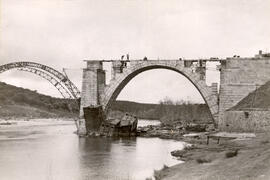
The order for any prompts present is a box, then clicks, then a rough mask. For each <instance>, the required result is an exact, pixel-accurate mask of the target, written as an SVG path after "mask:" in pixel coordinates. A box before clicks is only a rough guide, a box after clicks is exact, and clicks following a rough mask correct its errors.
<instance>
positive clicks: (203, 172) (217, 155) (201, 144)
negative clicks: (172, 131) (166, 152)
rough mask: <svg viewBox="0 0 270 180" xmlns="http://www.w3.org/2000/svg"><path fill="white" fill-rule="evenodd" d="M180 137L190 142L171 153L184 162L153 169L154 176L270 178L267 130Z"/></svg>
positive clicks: (225, 179)
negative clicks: (265, 131) (263, 131)
mask: <svg viewBox="0 0 270 180" xmlns="http://www.w3.org/2000/svg"><path fill="white" fill-rule="evenodd" d="M207 136H208V137H209V136H210V137H211V138H210V139H209V141H208V144H207ZM183 138H184V139H183V140H184V141H185V142H189V143H191V144H192V145H190V146H187V147H186V148H185V149H183V150H175V151H173V152H171V154H172V155H173V156H175V157H177V158H179V159H181V160H184V161H185V163H182V164H178V165H175V166H173V167H168V168H163V169H162V170H160V171H155V178H156V179H157V180H159V179H170V180H181V179H183V180H190V179H191V180H202V179H203V180H205V179H207V180H216V179H219V180H228V179H230V180H257V179H259V180H266V179H270V168H269V167H270V141H269V138H270V133H259V134H256V136H255V134H247V133H245V134H243V133H240V134H239V133H215V134H213V136H212V135H206V134H205V133H201V134H199V135H198V136H193V137H192V136H191V137H183Z"/></svg>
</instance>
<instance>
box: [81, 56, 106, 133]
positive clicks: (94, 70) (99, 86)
mask: <svg viewBox="0 0 270 180" xmlns="http://www.w3.org/2000/svg"><path fill="white" fill-rule="evenodd" d="M104 88H105V71H104V70H103V64H102V62H101V61H87V67H86V68H85V69H83V80H82V91H81V106H80V121H79V134H80V135H83V134H86V133H87V132H91V131H95V130H96V128H93V127H96V125H95V124H96V123H98V122H97V121H101V120H102V119H101V118H98V119H96V120H90V121H89V122H85V114H84V111H83V108H86V107H98V106H101V105H102V104H101V98H102V96H103V94H104ZM96 117H100V116H96Z"/></svg>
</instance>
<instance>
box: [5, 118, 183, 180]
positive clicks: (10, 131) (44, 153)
mask: <svg viewBox="0 0 270 180" xmlns="http://www.w3.org/2000/svg"><path fill="white" fill-rule="evenodd" d="M16 123H17V124H15V125H8V126H7V125H0V179H1V180H2V179H3V180H17V179H20V180H37V179H38V180H88V179H89V180H96V179H97V180H103V179H109V180H114V179H115V180H122V179H123V180H126V179H128V180H141V179H145V178H146V177H151V175H152V174H153V170H154V169H160V168H162V167H163V165H164V164H166V165H168V166H171V165H174V164H177V163H180V162H181V161H178V160H176V159H174V158H173V157H172V156H171V155H170V152H171V151H172V150H175V149H181V148H183V144H184V143H182V142H177V141H173V140H162V139H159V138H142V137H137V138H115V139H111V138H101V137H100V138H89V137H88V138H79V137H78V136H77V135H76V134H74V131H75V130H76V127H75V125H74V122H71V121H57V120H34V121H19V122H16ZM149 123H150V121H143V120H142V121H139V125H141V126H143V125H146V124H149ZM152 123H153V124H157V123H158V122H157V121H152ZM150 124H151V123H150Z"/></svg>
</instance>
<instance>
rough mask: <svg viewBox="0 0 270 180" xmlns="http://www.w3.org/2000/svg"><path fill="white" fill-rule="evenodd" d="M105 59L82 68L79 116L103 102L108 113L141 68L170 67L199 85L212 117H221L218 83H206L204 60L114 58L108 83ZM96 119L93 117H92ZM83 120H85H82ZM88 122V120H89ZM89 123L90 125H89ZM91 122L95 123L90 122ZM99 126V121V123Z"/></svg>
mask: <svg viewBox="0 0 270 180" xmlns="http://www.w3.org/2000/svg"><path fill="white" fill-rule="evenodd" d="M103 62H106V61H87V68H86V69H84V70H83V83H82V92H81V94H82V96H81V110H80V116H81V118H82V119H83V107H88V106H93V107H96V106H102V108H103V111H104V112H105V114H106V113H107V111H108V110H109V109H110V107H111V104H112V103H113V102H114V101H115V100H116V98H117V96H118V95H119V93H120V92H121V90H122V89H123V88H124V87H125V86H126V84H127V83H128V82H129V81H130V80H131V79H132V78H134V77H135V76H136V75H138V74H140V73H141V72H144V71H147V70H151V69H168V70H173V71H175V72H178V73H180V74H182V75H184V76H185V77H186V78H187V79H189V81H190V82H191V83H192V84H193V85H194V86H195V87H196V88H197V89H198V91H199V92H200V94H201V95H202V97H203V99H204V100H205V103H206V104H207V105H208V107H209V110H210V112H211V114H212V117H213V121H214V122H217V121H218V92H217V83H213V84H212V86H207V84H206V82H205V72H206V61H205V60H193V61H192V60H190V61H182V60H132V61H111V63H112V78H111V81H110V83H109V84H107V85H106V83H105V82H106V79H105V71H104V70H103ZM93 121H94V120H93ZM81 123H82V124H83V122H81ZM87 123H88V124H89V122H87ZM87 126H89V125H87ZM90 126H91V127H93V126H94V125H92V124H91V123H90ZM97 127H98V125H97Z"/></svg>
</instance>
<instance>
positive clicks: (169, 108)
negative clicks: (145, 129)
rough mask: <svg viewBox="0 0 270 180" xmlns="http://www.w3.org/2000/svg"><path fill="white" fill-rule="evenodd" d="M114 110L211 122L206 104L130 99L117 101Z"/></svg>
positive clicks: (144, 116)
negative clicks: (166, 102)
mask: <svg viewBox="0 0 270 180" xmlns="http://www.w3.org/2000/svg"><path fill="white" fill-rule="evenodd" d="M111 109H112V111H120V112H128V113H130V114H133V115H135V116H137V117H139V118H142V119H158V120H161V121H163V122H166V121H183V120H184V121H189V122H191V121H193V122H196V121H198V122H204V123H205V122H211V121H212V117H211V114H210V111H209V108H208V107H207V105H206V104H178V105H175V104H147V103H136V102H130V101H115V102H114V103H113V104H112V107H111Z"/></svg>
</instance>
